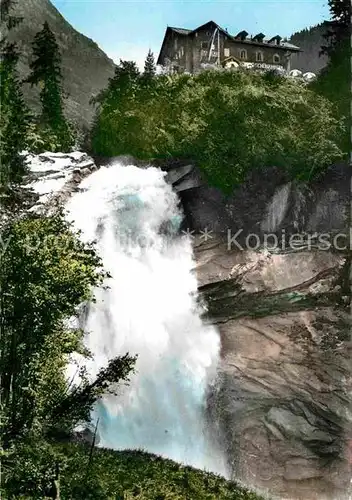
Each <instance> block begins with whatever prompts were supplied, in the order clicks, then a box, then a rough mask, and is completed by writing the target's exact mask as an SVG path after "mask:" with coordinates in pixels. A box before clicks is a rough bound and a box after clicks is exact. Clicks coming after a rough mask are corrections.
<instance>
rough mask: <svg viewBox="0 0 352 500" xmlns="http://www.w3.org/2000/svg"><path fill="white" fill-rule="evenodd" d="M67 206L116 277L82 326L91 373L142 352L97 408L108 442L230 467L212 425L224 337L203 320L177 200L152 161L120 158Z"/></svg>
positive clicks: (101, 431)
mask: <svg viewBox="0 0 352 500" xmlns="http://www.w3.org/2000/svg"><path fill="white" fill-rule="evenodd" d="M81 188H83V189H84V191H83V192H81V193H78V194H76V195H75V196H74V197H73V198H72V199H71V200H70V202H69V204H68V207H67V208H68V211H69V214H70V216H69V217H70V218H71V219H72V220H73V221H74V223H75V226H76V227H77V228H78V229H80V230H81V231H82V237H83V238H84V239H86V240H93V239H96V240H97V242H98V243H97V247H98V250H99V253H100V255H101V257H102V259H103V263H104V267H105V269H106V270H108V271H109V272H110V274H111V276H112V278H111V279H109V280H107V285H108V286H109V288H108V289H105V290H104V289H98V290H97V292H96V298H97V302H96V303H95V304H92V305H90V307H89V311H88V315H87V320H86V324H85V329H86V331H87V332H89V335H87V342H86V345H87V347H88V348H89V349H90V350H91V351H92V353H93V355H94V360H93V361H89V362H88V363H87V366H88V370H89V372H90V373H91V375H92V376H94V375H95V374H96V373H97V371H98V370H99V369H100V368H101V367H102V366H105V365H106V364H107V363H108V361H109V359H111V358H114V357H116V356H118V355H123V354H125V353H126V352H129V353H130V354H131V355H134V354H137V355H138V360H137V363H136V373H135V374H134V375H133V376H132V378H131V383H130V384H129V385H128V386H122V387H120V388H119V390H118V395H117V396H112V395H108V396H106V397H105V398H104V399H103V400H102V402H101V403H100V404H99V405H98V406H97V408H96V415H95V417H99V419H100V424H99V434H100V438H101V442H100V444H101V445H102V446H106V447H110V448H115V449H122V448H131V449H136V448H139V449H145V450H146V451H149V452H152V453H157V454H160V455H163V456H167V457H169V458H172V459H174V460H177V461H179V462H183V463H186V464H189V465H193V466H195V467H198V468H204V469H208V470H211V471H214V472H218V473H220V474H223V475H226V466H225V460H224V459H223V456H222V453H221V452H220V450H219V448H218V446H216V445H215V444H214V440H212V439H210V435H209V434H210V432H209V430H208V428H207V424H206V418H205V413H206V394H207V389H208V388H209V386H210V385H211V384H213V383H214V381H215V377H216V369H217V363H218V359H219V349H220V339H219V335H218V333H217V331H216V330H215V328H214V327H212V326H209V325H207V326H206V325H204V324H203V323H202V320H201V318H200V313H201V311H200V308H199V306H198V305H197V304H196V293H197V282H196V278H195V276H194V274H193V273H192V272H191V271H192V268H194V262H193V257H192V248H191V243H190V241H189V238H187V237H185V236H183V237H181V236H180V235H178V234H177V232H178V228H179V225H180V222H181V220H182V214H181V213H180V210H179V208H178V199H177V196H176V194H175V193H174V192H173V191H172V189H171V187H170V186H169V185H168V184H167V183H166V182H165V180H164V174H163V173H162V172H161V171H160V170H158V169H155V168H148V169H140V168H137V167H135V166H133V165H130V166H122V165H120V164H118V163H116V164H114V165H113V166H111V167H109V168H102V169H100V170H99V171H98V172H95V173H94V174H92V175H91V176H89V177H88V178H87V179H85V180H84V181H83V182H82V184H81Z"/></svg>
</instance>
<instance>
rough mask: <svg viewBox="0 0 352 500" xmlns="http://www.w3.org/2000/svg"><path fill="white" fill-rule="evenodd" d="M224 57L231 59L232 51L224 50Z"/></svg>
mask: <svg viewBox="0 0 352 500" xmlns="http://www.w3.org/2000/svg"><path fill="white" fill-rule="evenodd" d="M224 56H225V57H230V49H226V48H225V49H224Z"/></svg>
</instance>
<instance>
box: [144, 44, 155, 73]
mask: <svg viewBox="0 0 352 500" xmlns="http://www.w3.org/2000/svg"><path fill="white" fill-rule="evenodd" d="M143 75H144V78H145V79H147V80H148V79H151V78H153V77H154V76H155V75H156V65H155V60H154V54H153V52H152V51H151V50H150V49H149V51H148V54H147V57H146V60H145V63H144V72H143Z"/></svg>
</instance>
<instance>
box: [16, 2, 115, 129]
mask: <svg viewBox="0 0 352 500" xmlns="http://www.w3.org/2000/svg"><path fill="white" fill-rule="evenodd" d="M14 12H15V13H16V14H18V15H20V16H23V18H24V21H23V22H22V23H21V24H20V25H19V26H18V27H17V28H16V29H14V30H13V31H12V32H11V39H12V40H14V41H16V42H17V43H18V44H19V46H20V49H21V59H20V63H19V72H20V76H21V78H25V77H26V76H27V75H28V72H29V68H28V63H29V61H30V59H31V57H32V46H31V44H32V41H33V38H34V36H35V34H36V33H37V32H38V31H39V30H40V29H41V28H42V26H43V23H44V22H45V21H48V23H49V25H50V28H51V29H52V31H53V32H54V33H55V36H56V38H57V42H58V44H59V47H60V50H61V56H62V72H63V76H64V89H65V92H66V93H67V95H68V97H67V99H66V102H65V108H66V113H67V116H68V117H69V118H70V119H71V120H73V121H74V122H76V123H77V124H78V125H80V126H81V127H87V126H89V124H90V123H91V121H92V118H93V114H94V108H93V106H91V105H90V104H89V101H90V99H91V97H92V96H93V95H95V94H97V93H98V92H99V91H100V90H101V89H103V88H105V87H106V85H107V83H108V79H109V77H111V76H113V74H114V62H113V61H112V60H111V59H109V58H108V56H107V55H106V54H105V53H104V52H103V51H102V50H101V49H100V48H99V47H98V45H97V44H96V43H95V42H93V41H92V40H90V39H89V38H87V37H86V36H84V35H82V34H80V33H78V31H76V30H75V29H74V28H73V27H72V26H71V25H70V24H69V23H68V22H67V21H66V20H65V19H64V18H63V17H62V15H61V14H60V13H59V11H58V10H57V9H56V8H55V7H54V6H53V5H52V3H51V2H50V1H49V0H18V1H17V5H16V6H15V8H14ZM25 97H26V100H27V101H28V104H29V105H30V107H31V108H32V109H35V110H37V109H38V108H39V92H38V89H37V88H33V89H32V88H30V86H29V85H25Z"/></svg>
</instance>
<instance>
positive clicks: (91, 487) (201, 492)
mask: <svg viewBox="0 0 352 500" xmlns="http://www.w3.org/2000/svg"><path fill="white" fill-rule="evenodd" d="M60 451H61V452H62V453H63V454H64V455H65V456H66V460H67V462H66V469H65V472H64V473H63V475H62V477H61V495H62V498H63V499H66V498H67V499H69V498H74V499H75V500H81V499H82V500H89V499H92V500H93V499H94V500H106V499H121V500H122V499H124V500H127V499H132V498H136V499H139V500H156V499H159V500H162V499H165V500H166V499H170V500H171V499H174V500H176V499H177V500H181V499H185V498H189V499H192V500H221V499H224V500H225V499H231V500H260V499H261V497H260V496H258V495H256V494H254V493H251V492H250V491H248V490H246V489H245V488H241V487H239V485H238V484H236V483H235V482H230V481H226V480H225V479H224V478H221V477H219V476H217V475H215V474H211V473H207V472H202V471H200V470H197V469H193V468H192V467H183V466H181V465H179V464H177V463H175V462H173V461H172V460H167V459H163V458H161V457H159V456H156V455H151V454H147V453H144V452H142V451H122V452H116V451H112V450H104V449H96V450H95V451H94V454H93V459H92V461H91V463H90V466H89V467H88V455H89V449H87V447H86V446H82V445H72V444H70V445H64V446H63V447H61V448H60Z"/></svg>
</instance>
